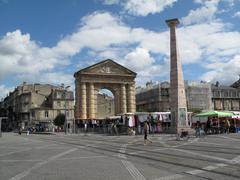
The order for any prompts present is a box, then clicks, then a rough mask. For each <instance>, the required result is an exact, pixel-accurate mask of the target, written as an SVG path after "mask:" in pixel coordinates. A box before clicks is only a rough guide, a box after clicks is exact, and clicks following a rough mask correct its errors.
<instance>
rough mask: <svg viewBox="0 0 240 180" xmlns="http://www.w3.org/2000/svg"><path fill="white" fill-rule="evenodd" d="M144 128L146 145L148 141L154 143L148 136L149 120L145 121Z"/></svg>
mask: <svg viewBox="0 0 240 180" xmlns="http://www.w3.org/2000/svg"><path fill="white" fill-rule="evenodd" d="M143 129H144V145H146V144H147V142H149V143H152V141H150V140H149V139H148V138H147V135H148V132H149V125H148V122H147V121H145V122H144V126H143Z"/></svg>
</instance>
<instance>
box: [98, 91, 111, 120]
mask: <svg viewBox="0 0 240 180" xmlns="http://www.w3.org/2000/svg"><path fill="white" fill-rule="evenodd" d="M96 109H97V112H96V117H98V118H100V119H103V118H106V117H110V116H114V115H115V97H114V94H113V92H112V91H111V90H109V89H107V88H100V89H99V90H98V92H97V108H96Z"/></svg>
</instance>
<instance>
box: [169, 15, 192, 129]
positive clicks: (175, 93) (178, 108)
mask: <svg viewBox="0 0 240 180" xmlns="http://www.w3.org/2000/svg"><path fill="white" fill-rule="evenodd" d="M166 23H167V24H168V26H169V28H170V58H171V65H170V66H171V67H170V68H171V72H170V109H171V117H172V124H171V130H172V131H173V132H175V133H179V132H181V129H185V128H188V121H187V105H186V95H185V88H184V80H183V72H182V66H181V62H180V59H179V54H178V47H177V38H176V26H177V25H178V24H179V21H178V19H170V20H166Z"/></svg>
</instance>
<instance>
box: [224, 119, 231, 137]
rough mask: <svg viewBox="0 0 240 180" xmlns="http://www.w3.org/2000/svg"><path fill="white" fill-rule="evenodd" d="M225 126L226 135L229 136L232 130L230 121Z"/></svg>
mask: <svg viewBox="0 0 240 180" xmlns="http://www.w3.org/2000/svg"><path fill="white" fill-rule="evenodd" d="M225 126H226V133H227V134H229V129H230V126H231V124H230V122H229V120H226V123H225Z"/></svg>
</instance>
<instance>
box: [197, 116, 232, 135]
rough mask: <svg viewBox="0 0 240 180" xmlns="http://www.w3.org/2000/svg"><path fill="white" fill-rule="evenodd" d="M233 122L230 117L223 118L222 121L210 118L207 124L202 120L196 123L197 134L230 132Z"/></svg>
mask: <svg viewBox="0 0 240 180" xmlns="http://www.w3.org/2000/svg"><path fill="white" fill-rule="evenodd" d="M230 127H231V123H230V121H229V120H228V119H226V120H221V121H220V122H219V121H217V120H216V119H208V120H207V122H206V124H201V123H200V121H197V123H196V127H195V130H196V136H197V137H200V136H201V135H202V134H218V133H227V134H228V133H229V132H230Z"/></svg>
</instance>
